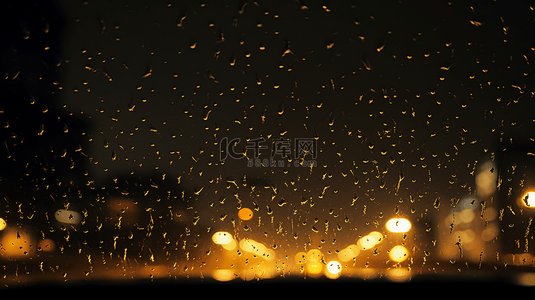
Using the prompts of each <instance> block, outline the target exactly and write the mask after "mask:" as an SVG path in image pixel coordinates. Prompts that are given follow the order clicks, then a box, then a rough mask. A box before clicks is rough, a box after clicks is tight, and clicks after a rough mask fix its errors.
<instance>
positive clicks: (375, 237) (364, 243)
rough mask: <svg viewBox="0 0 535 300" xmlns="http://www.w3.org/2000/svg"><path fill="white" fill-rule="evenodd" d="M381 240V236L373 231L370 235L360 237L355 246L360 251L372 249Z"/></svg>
mask: <svg viewBox="0 0 535 300" xmlns="http://www.w3.org/2000/svg"><path fill="white" fill-rule="evenodd" d="M382 240H383V235H382V234H381V233H380V232H378V231H373V232H371V233H370V234H368V235H366V236H363V237H361V238H360V239H359V240H358V241H357V246H358V248H360V249H361V250H367V249H371V248H373V247H374V246H375V245H377V244H379V243H380V242H381V241H382Z"/></svg>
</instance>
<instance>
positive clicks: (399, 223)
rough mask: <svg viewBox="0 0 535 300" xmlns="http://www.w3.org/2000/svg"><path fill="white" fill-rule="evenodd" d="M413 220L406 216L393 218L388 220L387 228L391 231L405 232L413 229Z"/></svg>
mask: <svg viewBox="0 0 535 300" xmlns="http://www.w3.org/2000/svg"><path fill="white" fill-rule="evenodd" d="M411 227H412V225H411V222H410V221H409V220H407V219H405V218H392V219H390V220H388V222H386V229H388V231H390V232H395V233H405V232H408V231H409V230H410V229H411Z"/></svg>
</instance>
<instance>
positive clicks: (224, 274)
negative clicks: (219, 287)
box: [212, 269, 237, 281]
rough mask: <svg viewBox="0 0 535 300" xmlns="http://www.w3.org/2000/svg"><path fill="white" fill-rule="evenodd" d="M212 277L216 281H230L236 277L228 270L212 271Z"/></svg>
mask: <svg viewBox="0 0 535 300" xmlns="http://www.w3.org/2000/svg"><path fill="white" fill-rule="evenodd" d="M212 277H214V279H215V280H217V281H230V280H232V279H234V278H236V277H237V275H236V274H235V273H234V272H233V271H232V270H229V269H219V270H214V272H213V273H212Z"/></svg>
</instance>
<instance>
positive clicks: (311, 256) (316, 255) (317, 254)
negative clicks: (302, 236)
mask: <svg viewBox="0 0 535 300" xmlns="http://www.w3.org/2000/svg"><path fill="white" fill-rule="evenodd" d="M322 258H323V253H321V251H319V250H318V249H311V250H309V251H308V252H307V260H308V261H310V262H317V261H320V260H321V259H322Z"/></svg>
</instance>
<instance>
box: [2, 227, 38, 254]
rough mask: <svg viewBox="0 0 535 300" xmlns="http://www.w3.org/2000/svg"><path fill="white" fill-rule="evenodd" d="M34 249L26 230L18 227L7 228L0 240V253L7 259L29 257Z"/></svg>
mask: <svg viewBox="0 0 535 300" xmlns="http://www.w3.org/2000/svg"><path fill="white" fill-rule="evenodd" d="M35 250H36V247H35V245H34V244H33V241H32V238H31V236H30V234H29V233H28V232H26V231H25V230H24V229H20V228H7V229H6V230H5V231H4V232H3V235H2V239H1V240H0V255H2V256H3V257H5V258H7V259H10V260H11V259H18V258H30V257H32V256H33V254H34V252H35Z"/></svg>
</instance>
